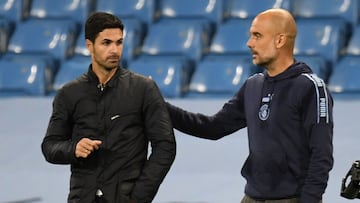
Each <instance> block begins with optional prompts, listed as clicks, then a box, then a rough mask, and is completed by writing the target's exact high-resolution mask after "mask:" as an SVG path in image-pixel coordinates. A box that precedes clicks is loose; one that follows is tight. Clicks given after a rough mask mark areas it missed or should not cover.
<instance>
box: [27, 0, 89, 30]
mask: <svg viewBox="0 0 360 203" xmlns="http://www.w3.org/2000/svg"><path fill="white" fill-rule="evenodd" d="M93 9H94V4H93V0H78V1H74V0H61V1H49V0H32V3H31V8H30V17H34V18H68V19H72V20H74V21H76V22H77V23H78V24H79V25H80V24H82V23H84V22H85V20H86V18H87V17H88V15H89V13H90V12H92V11H93Z"/></svg>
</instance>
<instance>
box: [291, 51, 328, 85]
mask: <svg viewBox="0 0 360 203" xmlns="http://www.w3.org/2000/svg"><path fill="white" fill-rule="evenodd" d="M295 59H296V60H298V61H302V62H305V63H306V64H307V65H308V66H309V67H310V68H311V70H312V71H313V72H314V73H315V74H316V75H317V76H319V77H320V78H321V79H323V80H324V81H325V82H328V79H329V76H330V73H331V71H332V69H331V67H329V66H328V63H327V62H326V60H325V58H324V57H321V56H314V55H296V56H295Z"/></svg>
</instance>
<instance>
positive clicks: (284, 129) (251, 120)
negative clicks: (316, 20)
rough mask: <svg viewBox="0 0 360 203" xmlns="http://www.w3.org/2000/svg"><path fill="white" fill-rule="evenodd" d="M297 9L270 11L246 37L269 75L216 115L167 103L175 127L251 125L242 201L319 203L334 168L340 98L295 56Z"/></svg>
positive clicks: (258, 77)
mask: <svg viewBox="0 0 360 203" xmlns="http://www.w3.org/2000/svg"><path fill="white" fill-rule="evenodd" d="M296 33H297V28H296V23H295V20H294V18H293V17H292V15H291V14H290V13H289V12H288V11H286V10H283V9H270V10H267V11H264V12H262V13H260V14H259V15H258V16H256V17H255V18H254V20H253V21H252V24H251V27H250V37H249V40H248V42H247V45H248V47H249V48H250V50H251V52H252V61H253V63H254V64H256V65H259V66H263V67H264V68H265V72H264V73H259V74H255V75H254V76H252V77H250V78H248V79H247V81H246V82H245V84H244V85H243V86H242V87H241V88H240V89H239V91H238V92H237V93H236V95H234V97H233V98H231V99H230V100H229V101H228V102H226V103H225V104H224V106H223V107H222V109H220V110H219V111H218V112H217V113H216V114H214V115H213V116H207V115H203V114H196V113H191V112H187V111H185V110H182V109H180V108H177V107H175V106H172V105H171V104H168V109H169V112H170V116H171V120H172V122H173V125H174V127H175V128H176V129H178V130H180V131H182V132H184V133H187V134H191V135H194V136H197V137H200V138H206V139H212V140H217V139H220V138H222V137H224V136H226V135H229V134H232V133H234V132H235V131H237V130H239V129H242V128H245V127H246V128H247V131H248V139H249V152H250V153H249V156H248V158H247V160H246V161H245V164H244V166H243V168H242V171H241V172H242V175H243V176H244V177H245V179H246V181H247V183H246V186H245V196H244V198H243V199H242V201H241V203H261V202H266V203H319V202H321V201H322V195H323V193H324V192H325V189H326V187H327V181H328V177H329V171H330V170H331V168H332V167H333V145H332V137H333V116H332V108H333V99H332V97H331V95H330V92H329V91H328V89H327V88H326V85H325V83H324V81H323V80H322V79H320V78H318V77H317V76H316V75H315V74H313V73H312V70H311V69H310V68H309V67H308V66H307V65H306V64H305V63H303V62H300V61H296V60H294V55H293V49H294V44H295V37H296Z"/></svg>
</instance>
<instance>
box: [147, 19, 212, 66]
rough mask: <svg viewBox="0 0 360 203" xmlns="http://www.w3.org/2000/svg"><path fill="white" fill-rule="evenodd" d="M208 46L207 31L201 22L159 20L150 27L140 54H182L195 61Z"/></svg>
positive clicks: (199, 58)
mask: <svg viewBox="0 0 360 203" xmlns="http://www.w3.org/2000/svg"><path fill="white" fill-rule="evenodd" d="M208 46H209V33H208V32H206V28H205V27H204V26H202V25H201V24H195V23H189V22H188V21H186V20H181V19H177V20H172V21H160V22H157V23H154V24H152V26H151V27H150V29H149V32H148V34H147V35H146V37H145V39H144V43H143V46H142V50H141V54H142V55H171V56H183V57H185V58H187V59H189V60H191V61H193V62H195V63H196V62H197V61H199V60H201V58H202V56H203V54H204V52H206V51H207V49H208Z"/></svg>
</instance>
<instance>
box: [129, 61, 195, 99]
mask: <svg viewBox="0 0 360 203" xmlns="http://www.w3.org/2000/svg"><path fill="white" fill-rule="evenodd" d="M128 69H129V70H131V71H133V72H136V73H138V74H141V75H144V76H148V77H151V78H152V79H153V80H154V81H155V82H156V84H157V85H158V87H159V89H160V91H161V92H162V94H163V96H164V97H167V98H177V97H182V96H184V94H185V93H186V92H187V90H188V86H189V82H190V78H191V75H192V73H193V66H192V65H191V64H190V63H188V61H186V60H181V59H179V58H176V57H168V56H153V57H140V58H138V59H137V60H134V61H132V62H130V63H129V67H128Z"/></svg>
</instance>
